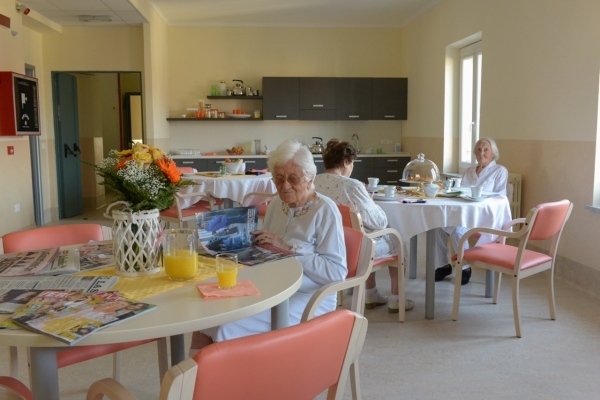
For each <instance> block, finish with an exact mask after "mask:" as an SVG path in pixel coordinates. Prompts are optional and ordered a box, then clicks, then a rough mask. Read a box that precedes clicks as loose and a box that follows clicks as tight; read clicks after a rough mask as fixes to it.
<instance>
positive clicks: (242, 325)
mask: <svg viewBox="0 0 600 400" xmlns="http://www.w3.org/2000/svg"><path fill="white" fill-rule="evenodd" d="M267 165H268V166H269V170H270V171H271V173H272V174H273V178H272V179H273V182H275V185H276V187H277V196H276V197H275V198H274V199H273V201H271V203H270V204H269V207H268V209H267V213H266V215H265V218H264V221H263V229H261V230H258V231H255V232H252V234H254V235H255V239H254V240H255V243H256V244H259V245H271V246H276V247H280V248H282V249H284V250H292V251H294V252H296V253H298V255H297V256H296V257H295V258H296V260H298V261H299V262H300V264H302V268H303V276H302V284H301V286H300V289H298V291H297V292H296V293H294V294H293V295H292V296H291V297H290V305H289V312H290V315H289V321H290V325H295V324H298V323H300V318H301V317H302V313H303V311H304V308H305V307H306V304H307V303H308V301H309V300H310V298H311V297H312V295H313V294H314V293H315V292H316V291H317V290H318V289H319V288H321V287H322V286H324V285H327V284H329V283H332V282H339V281H341V280H343V279H345V277H346V274H347V272H348V270H347V267H346V246H345V244H344V231H343V227H342V218H341V216H340V213H339V210H338V209H337V206H336V205H335V203H334V202H333V201H332V200H331V199H329V198H328V197H326V196H323V195H321V194H319V193H317V192H316V191H315V187H314V185H313V181H314V179H315V176H316V174H317V167H316V165H315V163H314V161H313V157H312V154H311V153H310V151H309V150H308V148H307V147H306V146H303V145H302V144H301V143H299V142H298V141H293V140H286V141H285V142H283V143H282V144H281V145H279V146H278V147H277V149H275V150H274V151H273V152H271V153H270V154H269V157H268V159H267ZM336 304H337V299H336V294H335V293H334V294H332V295H330V296H329V297H327V298H326V299H324V300H323V301H322V302H321V304H320V305H319V308H318V309H317V312H316V313H315V316H316V315H321V314H324V313H327V312H330V311H334V310H335V308H336ZM270 330H271V311H270V310H266V311H263V312H261V313H258V314H256V315H253V316H251V317H248V318H244V319H241V320H239V321H235V322H231V323H228V324H225V325H221V326H218V327H215V328H210V329H206V330H203V331H201V332H194V334H193V335H192V345H191V348H190V356H192V355H193V354H195V353H196V351H197V350H198V349H201V348H202V347H205V346H207V345H208V344H210V343H213V342H219V341H222V340H227V339H234V338H237V337H242V336H248V335H253V334H257V333H262V332H266V331H270Z"/></svg>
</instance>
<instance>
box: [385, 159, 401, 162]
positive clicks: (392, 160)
mask: <svg viewBox="0 0 600 400" xmlns="http://www.w3.org/2000/svg"><path fill="white" fill-rule="evenodd" d="M398 161H399V160H398V159H396V160H394V159H391V160H387V162H398Z"/></svg>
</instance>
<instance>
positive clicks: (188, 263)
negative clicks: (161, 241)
mask: <svg viewBox="0 0 600 400" xmlns="http://www.w3.org/2000/svg"><path fill="white" fill-rule="evenodd" d="M163 260H164V265H165V273H166V274H167V276H168V277H169V278H170V279H172V280H174V281H185V280H188V279H192V278H193V277H195V276H196V274H197V273H198V257H197V256H196V253H195V252H190V251H189V250H175V251H174V252H172V253H170V254H164V256H163Z"/></svg>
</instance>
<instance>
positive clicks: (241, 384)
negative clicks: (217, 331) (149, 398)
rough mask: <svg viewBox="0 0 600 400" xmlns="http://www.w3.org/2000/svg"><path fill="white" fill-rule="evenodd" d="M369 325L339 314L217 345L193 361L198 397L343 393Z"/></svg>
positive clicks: (299, 396)
mask: <svg viewBox="0 0 600 400" xmlns="http://www.w3.org/2000/svg"><path fill="white" fill-rule="evenodd" d="M367 325H368V323H367V320H366V319H365V318H364V317H362V316H361V315H359V314H356V313H354V312H351V311H348V310H337V311H333V312H330V313H327V314H324V315H322V316H319V317H316V318H314V319H312V320H310V321H306V322H302V323H300V324H298V325H294V326H291V327H288V328H284V329H279V330H276V331H271V332H266V333H262V334H258V335H253V336H247V337H243V338H239V339H233V340H226V341H223V342H218V343H214V344H212V345H210V346H207V347H205V348H204V349H202V350H200V351H199V352H198V353H196V355H195V356H194V357H193V360H194V361H195V362H196V363H197V374H196V380H195V388H194V396H193V397H192V398H193V399H197V400H200V399H221V400H228V399H231V400H234V399H235V400H237V399H289V398H297V399H312V398H315V397H316V396H317V395H319V393H321V392H323V391H324V390H327V389H329V390H330V391H333V393H335V391H336V390H339V391H343V390H344V386H345V380H346V377H347V375H348V371H349V368H350V365H351V364H352V363H353V362H354V361H355V360H356V359H357V358H358V355H359V354H360V352H361V350H362V345H363V342H364V336H365V335H366V330H367ZM331 394H332V393H331V392H330V393H329V395H331ZM338 396H339V394H338ZM161 398H162V397H161ZM169 398H171V397H169ZM173 398H179V397H173ZM328 398H333V397H329V396H328ZM340 398H341V396H340Z"/></svg>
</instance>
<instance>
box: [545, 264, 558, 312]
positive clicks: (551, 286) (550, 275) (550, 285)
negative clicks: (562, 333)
mask: <svg viewBox="0 0 600 400" xmlns="http://www.w3.org/2000/svg"><path fill="white" fill-rule="evenodd" d="M546 273H547V274H548V303H549V305H550V319H551V320H555V319H556V304H555V302H554V270H553V269H550V270H549V271H547V272H546Z"/></svg>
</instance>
